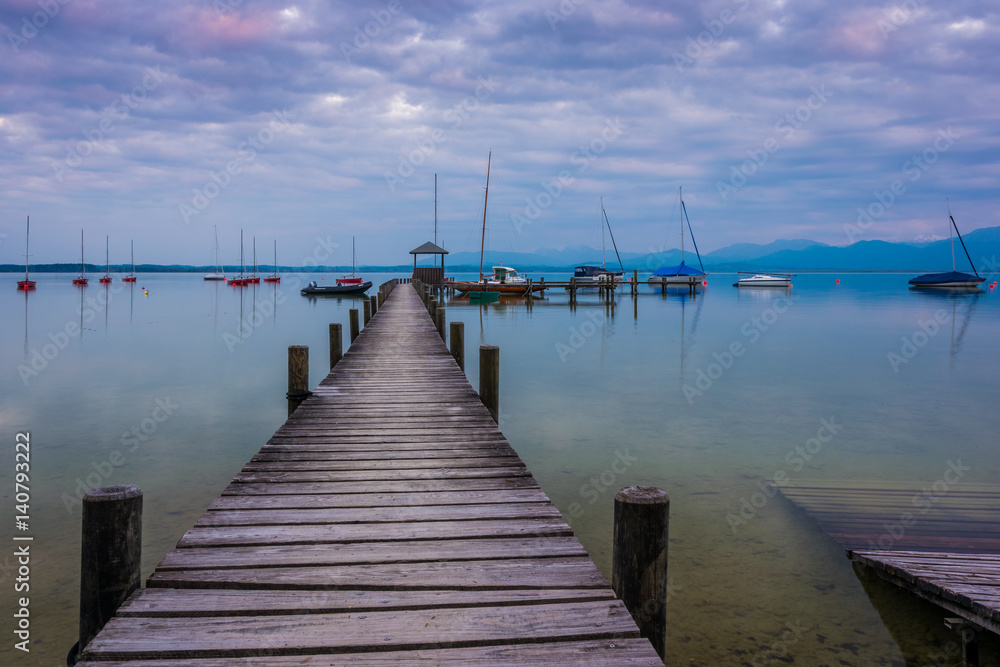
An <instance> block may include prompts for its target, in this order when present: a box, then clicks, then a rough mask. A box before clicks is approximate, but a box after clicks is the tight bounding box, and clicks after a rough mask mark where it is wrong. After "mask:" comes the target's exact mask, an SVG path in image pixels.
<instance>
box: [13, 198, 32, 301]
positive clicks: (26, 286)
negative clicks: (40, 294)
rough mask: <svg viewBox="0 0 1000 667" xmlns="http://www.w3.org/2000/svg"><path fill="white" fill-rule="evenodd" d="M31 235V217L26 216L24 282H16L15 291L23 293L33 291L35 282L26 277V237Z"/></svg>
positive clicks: (27, 255)
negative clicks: (18, 290) (22, 291)
mask: <svg viewBox="0 0 1000 667" xmlns="http://www.w3.org/2000/svg"><path fill="white" fill-rule="evenodd" d="M30 233H31V216H30V215H29V216H28V220H27V224H26V225H25V228H24V280H18V281H17V289H22V290H24V291H26V292H27V291H28V290H32V289H35V281H34V280H32V279H31V278H30V277H29V276H28V257H30V255H29V254H28V235H29V234H30Z"/></svg>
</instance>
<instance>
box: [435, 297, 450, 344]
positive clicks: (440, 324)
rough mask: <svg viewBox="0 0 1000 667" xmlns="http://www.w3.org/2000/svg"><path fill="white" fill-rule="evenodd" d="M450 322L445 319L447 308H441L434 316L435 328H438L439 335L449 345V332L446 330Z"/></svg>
mask: <svg viewBox="0 0 1000 667" xmlns="http://www.w3.org/2000/svg"><path fill="white" fill-rule="evenodd" d="M447 321H448V320H447V319H446V318H445V307H444V306H439V307H438V309H437V311H436V312H435V315H434V326H435V327H437V330H438V335H440V336H441V340H442V341H444V343H445V344H446V345H447V343H448V330H447V329H446V328H445V323H446V322H447Z"/></svg>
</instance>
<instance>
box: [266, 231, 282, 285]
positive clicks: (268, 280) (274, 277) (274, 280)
mask: <svg viewBox="0 0 1000 667" xmlns="http://www.w3.org/2000/svg"><path fill="white" fill-rule="evenodd" d="M264 282H265V283H280V282H281V276H279V275H278V240H277V239H275V240H274V273H272V274H271V275H269V276H267V277H266V278H264Z"/></svg>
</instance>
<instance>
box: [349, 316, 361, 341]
mask: <svg viewBox="0 0 1000 667" xmlns="http://www.w3.org/2000/svg"><path fill="white" fill-rule="evenodd" d="M349 315H350V327H351V343H354V339H355V338H357V337H358V334H359V333H361V327H360V326H359V325H358V309H357V308H351V311H350V313H349Z"/></svg>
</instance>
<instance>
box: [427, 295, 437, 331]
mask: <svg viewBox="0 0 1000 667" xmlns="http://www.w3.org/2000/svg"><path fill="white" fill-rule="evenodd" d="M437 308H438V300H437V299H435V298H434V297H431V298H430V301H428V302H427V312H428V314H430V316H431V322H432V323H434V324H437Z"/></svg>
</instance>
